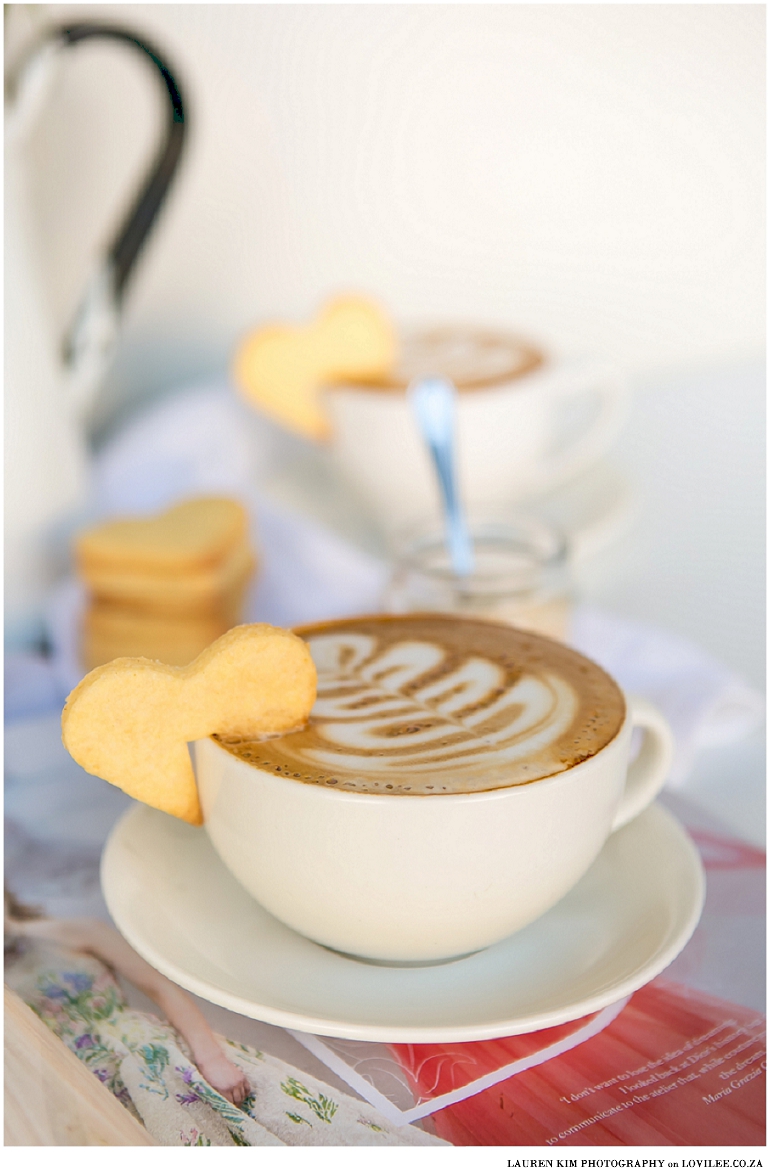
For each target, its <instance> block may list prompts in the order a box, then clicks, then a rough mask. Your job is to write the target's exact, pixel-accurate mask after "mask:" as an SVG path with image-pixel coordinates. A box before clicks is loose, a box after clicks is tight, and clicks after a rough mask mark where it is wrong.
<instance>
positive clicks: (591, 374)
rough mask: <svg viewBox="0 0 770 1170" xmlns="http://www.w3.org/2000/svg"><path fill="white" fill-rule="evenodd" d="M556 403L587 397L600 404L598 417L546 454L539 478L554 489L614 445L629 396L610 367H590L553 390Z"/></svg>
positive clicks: (575, 372)
mask: <svg viewBox="0 0 770 1170" xmlns="http://www.w3.org/2000/svg"><path fill="white" fill-rule="evenodd" d="M552 393H553V401H554V404H557V403H558V402H559V400H560V399H561V400H565V399H567V398H577V397H587V398H595V399H597V400H598V404H597V410H596V414H595V416H594V417H593V418H592V419H591V420H590V421H589V422H588V423H587V424H586V425H585V426H582V427H579V428H578V429H577V430H576V431H575V432H574V433H573V434H572V435H570V437H569V438H568V439H567V440H566V442H564V443H562V444H560V445H559V446H558V447H556V449H555V450H552V451H551V452H550V453H549V454H547V455H546V456H545V458H544V460H543V462H542V471H541V474H540V475H539V476H538V478H539V479H541V480H542V486H544V487H549V486H555V485H556V484H558V483H561V482H564V481H565V480H568V479H572V478H573V476H576V475H578V474H579V473H580V472H581V471H584V470H585V469H586V468H588V467H590V466H591V465H592V464H593V463H595V462H596V460H597V459H599V458H600V457H601V456H602V455H603V454H604V452H605V451H606V450H607V449H608V448H609V447H610V446H611V445H612V443H613V441H614V440H615V438H616V437H617V435H618V433H619V431H620V428H621V426H622V424H623V420H624V418H625V415H626V405H627V397H628V396H627V392H626V387H625V385H624V383H623V380H622V378H621V376H620V374H619V373H618V372H617V371H616V370H614V369H612V368H611V367H610V366H606V365H599V364H596V363H591V364H590V365H586V366H584V367H583V368H582V369H580V370H579V371H574V372H572V373H571V375H570V376H569V377H565V378H564V379H563V380H562V379H561V378H560V379H559V380H558V381H556V382H555V383H554V386H553V390H552Z"/></svg>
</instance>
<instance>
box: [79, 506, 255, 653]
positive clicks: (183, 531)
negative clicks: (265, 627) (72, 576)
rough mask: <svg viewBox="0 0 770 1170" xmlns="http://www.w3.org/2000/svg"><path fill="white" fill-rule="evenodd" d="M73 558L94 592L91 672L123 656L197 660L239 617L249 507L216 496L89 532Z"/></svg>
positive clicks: (86, 645) (85, 644) (86, 641)
mask: <svg viewBox="0 0 770 1170" xmlns="http://www.w3.org/2000/svg"><path fill="white" fill-rule="evenodd" d="M74 553H75V563H76V566H77V570H78V574H79V576H80V578H81V580H82V581H83V582H84V583H85V585H86V587H87V589H88V593H89V603H88V607H87V609H86V613H85V615H84V620H83V628H82V647H81V648H82V658H83V662H84V665H85V666H86V667H87V668H88V669H89V670H90V669H92V668H93V667H95V666H100V665H102V664H103V663H105V662H110V661H111V660H112V659H113V658H123V657H142V658H151V659H154V660H156V661H159V662H165V663H167V664H168V665H170V666H184V665H186V664H187V663H188V662H191V661H192V660H193V659H194V658H196V657H197V655H198V654H200V653H201V651H202V650H204V649H205V648H206V647H207V646H208V645H209V644H210V643H211V642H213V641H214V640H215V639H216V638H218V637H220V635H221V634H223V633H224V632H225V631H226V630H228V629H230V627H231V626H235V625H238V623H239V622H240V621H241V620H242V608H243V602H244V597H245V593H246V589H247V587H248V584H249V580H250V578H251V576H252V573H253V571H254V568H255V564H256V561H255V557H254V554H253V552H252V550H251V547H250V544H249V536H248V516H247V513H246V510H245V509H244V508H243V506H242V505H241V504H239V503H238V502H237V501H236V500H232V499H227V498H224V497H214V496H205V497H198V498H195V499H190V500H186V501H184V502H183V503H181V504H177V505H176V506H175V507H173V508H170V509H169V510H168V511H167V512H164V513H162V514H161V515H159V516H152V517H149V518H147V517H142V518H139V517H137V518H126V519H118V520H111V521H108V522H106V523H104V524H99V525H97V526H95V527H93V528H89V529H87V530H86V531H84V532H81V533H80V534H79V536H78V537H77V539H76V541H75V548H74Z"/></svg>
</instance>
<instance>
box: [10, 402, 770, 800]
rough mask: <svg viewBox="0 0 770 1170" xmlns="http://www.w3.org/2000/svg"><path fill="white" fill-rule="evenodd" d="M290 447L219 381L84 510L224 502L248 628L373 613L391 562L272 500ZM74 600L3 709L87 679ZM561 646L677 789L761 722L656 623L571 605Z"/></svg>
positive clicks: (62, 603)
mask: <svg viewBox="0 0 770 1170" xmlns="http://www.w3.org/2000/svg"><path fill="white" fill-rule="evenodd" d="M297 443H298V441H297V440H294V439H292V437H291V436H284V435H281V434H279V433H277V432H275V431H273V430H271V427H270V424H268V423H262V422H261V421H259V420H256V417H255V416H254V415H253V413H252V412H250V411H249V410H248V409H247V408H246V407H245V406H243V404H241V403H240V402H239V401H238V400H237V398H236V397H235V395H234V394H233V393H232V391H231V390H230V389H229V388H228V387H227V385H226V384H223V383H215V384H212V385H211V386H203V387H196V388H194V389H193V390H190V391H188V392H185V393H179V394H176V395H174V396H172V397H169V398H168V399H165V400H163V401H161V402H160V403H158V404H156V405H155V406H153V407H151V408H149V409H148V410H147V411H145V412H144V413H143V414H142V415H141V416H139V417H138V418H137V419H136V420H134V421H132V422H131V423H130V424H129V425H127V426H126V427H124V428H123V429H122V430H121V431H120V432H119V433H118V434H117V435H116V437H115V438H114V439H113V440H112V441H111V442H109V443H108V444H107V445H106V446H105V447H104V448H103V449H102V451H101V452H100V454H99V455H98V456H97V458H96V461H95V467H94V476H93V482H94V497H93V500H92V506H91V514H92V515H94V516H110V515H115V514H120V513H132V512H135V513H149V512H153V511H157V510H159V509H162V508H164V507H167V506H169V505H170V504H172V503H173V502H174V501H176V500H178V499H181V498H183V497H184V496H187V495H190V494H195V493H201V492H224V493H228V494H231V495H235V496H237V497H238V498H240V499H241V500H242V501H243V502H244V503H245V504H246V506H247V507H248V508H249V511H250V513H251V515H252V517H253V524H254V533H253V535H254V541H255V544H256V546H257V547H258V549H259V551H260V572H259V574H258V577H257V579H256V581H255V584H254V587H253V589H252V591H251V595H250V597H249V599H248V603H247V611H246V615H245V616H246V619H247V620H249V621H265V622H270V623H271V624H274V625H284V626H290V625H297V624H300V623H303V622H310V621H316V620H323V619H325V618H335V617H342V616H346V615H350V614H356V613H371V612H376V611H377V610H379V609H380V608H381V604H382V602H381V599H382V596H383V592H384V589H385V586H386V583H387V580H388V566H387V564H386V563H385V562H384V561H381V560H379V559H378V558H376V557H374V556H371V555H369V554H367V553H365V552H363V551H362V550H360V549H359V548H357V547H354V546H353V545H352V544H350V543H349V542H348V541H346V540H344V539H342V538H341V537H340V536H339V535H338V534H336V533H334V532H332V531H330V530H329V529H327V528H324V527H323V526H321V525H319V524H318V523H316V522H314V521H312V520H310V519H308V518H307V517H305V516H302V515H300V514H298V513H297V512H293V511H290V510H288V509H286V508H284V507H282V506H279V505H278V504H276V503H275V502H274V501H273V500H271V498H270V496H269V494H267V493H266V491H265V485H266V484H268V483H269V480H270V475H271V472H272V470H273V469H274V468H275V465H276V461H280V459H282V458H285V457H287V456H288V455H289V454H293V455H294V456H295V457H296V454H297V451H298V450H299V449H300V448H299V447H298V446H297ZM83 600H84V599H83V594H82V591H81V588H80V586H79V585H78V583H77V582H76V581H74V579H73V580H69V581H66V582H64V583H63V584H62V585H60V586H59V587H58V588H57V590H55V591H54V593H53V594H52V596H51V600H50V604H49V607H48V629H49V636H50V641H51V645H52V647H53V656H52V658H51V659H49V660H47V661H46V660H43V659H42V658H39V657H35V656H34V655H29V654H17V655H9V656H8V657H7V660H6V712H7V715H8V716H10V717H17V718H18V717H22V716H24V715H32V714H37V713H41V712H42V711H44V710H52V709H54V708H55V707H56V705H57V704H58V705H61V702H62V701H63V699H64V697H65V695H66V693H67V691H68V690H69V689H71V687H72V686H74V685H75V684H76V683H77V682H78V681H79V679H80V678H81V677H82V673H83V671H82V669H81V667H80V663H79V661H78V655H77V625H78V618H79V613H80V610H81V608H82V605H83ZM570 640H571V641H572V643H573V644H574V645H575V646H576V648H577V649H579V650H581V651H582V652H583V653H584V654H587V655H588V656H589V657H591V658H593V659H595V660H596V661H597V662H599V663H600V664H601V665H602V666H604V667H605V669H607V670H608V671H609V672H610V673H611V674H612V675H613V676H614V677H615V678H616V679H617V680H618V682H619V683H620V684H621V686H623V688H624V689H625V690H627V691H629V692H633V693H637V694H639V695H642V696H645V697H647V698H649V699H650V700H652V701H653V702H654V703H655V704H656V705H657V706H658V707H659V708H660V709H661V710H662V711H663V713H664V714H665V715H666V717H667V718H668V720H669V722H670V723H671V725H672V728H673V730H674V734H675V737H676V744H677V750H676V757H675V761H674V766H673V769H672V772H671V776H670V779H669V784H670V785H671V786H678V785H680V784H681V783H682V782H683V781H684V780H685V779H686V777H687V775H688V773H689V771H690V769H691V767H692V763H693V759H694V757H695V755H696V753H697V752H698V750H699V749H701V748H703V747H707V746H711V745H714V744H724V743H729V742H731V741H735V740H738V739H740V738H741V737H743V736H745V735H747V734H748V733H749V732H750V731H751V730H753V729H754V728H755V727H757V726H758V725H759V724H760V722H761V720H762V717H763V713H764V701H763V699H762V696H761V695H759V694H758V693H757V692H756V691H754V690H753V689H752V688H751V687H749V686H748V685H746V684H745V683H744V682H743V681H742V680H741V679H740V678H738V677H737V676H736V675H735V674H734V673H733V672H731V671H730V670H728V669H726V668H725V667H724V666H722V665H721V664H720V663H719V662H716V661H715V660H714V659H713V658H711V657H710V656H709V655H708V654H706V653H705V652H703V651H702V650H700V649H699V648H698V647H696V646H693V645H692V644H691V643H689V642H687V641H686V640H684V639H682V638H679V637H676V636H674V635H671V634H669V633H667V632H665V631H663V630H659V629H656V628H655V627H654V626H647V625H643V624H641V623H637V622H631V621H627V620H626V619H624V618H621V617H619V616H615V615H612V614H608V613H605V612H602V611H600V610H597V609H594V608H592V607H588V606H578V607H577V609H576V611H575V614H574V616H573V622H572V629H571V638H570Z"/></svg>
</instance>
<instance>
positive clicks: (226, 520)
mask: <svg viewBox="0 0 770 1170" xmlns="http://www.w3.org/2000/svg"><path fill="white" fill-rule="evenodd" d="M247 536H248V515H247V512H246V509H245V508H244V507H243V505H242V504H240V503H239V502H238V501H237V500H231V499H229V498H228V497H227V496H197V497H195V498H194V499H189V500H183V501H182V502H181V503H179V504H176V505H174V507H172V508H169V509H168V510H167V511H165V512H161V513H160V515H158V516H141V517H130V518H124V519H117V520H108V521H106V522H104V523H102V524H97V525H96V526H95V527H93V528H88V529H86V530H85V531H83V532H81V533H80V534H79V535H78V537H77V539H76V541H75V559H76V561H77V565H78V570H79V571H80V574H81V576H82V577H83V578H84V579H85V580H86V581H87V582H89V584H90V583H91V576H92V575H93V576H94V577H95V578H96V580H95V582H94V583H95V584H96V583H98V578H99V574H100V573H104V572H107V573H116V572H119V571H121V570H123V571H125V572H129V573H145V574H147V573H151V574H158V575H162V574H164V573H165V574H172V575H174V576H175V577H178V576H179V575H180V574H181V573H205V572H207V571H210V570H211V569H212V566H216V565H218V564H219V563H221V562H222V560H223V559H224V558H225V557H227V556H229V555H230V554H231V553H233V552H234V550H235V549H236V548H238V547H239V546H242V545H243V544H244V542H245V541H246V539H247Z"/></svg>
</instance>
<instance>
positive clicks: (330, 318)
mask: <svg viewBox="0 0 770 1170" xmlns="http://www.w3.org/2000/svg"><path fill="white" fill-rule="evenodd" d="M395 358H396V333H395V330H394V328H393V325H392V324H391V321H390V319H389V318H388V316H387V315H386V313H385V312H384V311H383V310H382V309H381V308H380V307H379V305H377V304H375V302H374V301H370V300H368V299H367V298H365V297H358V296H347V297H338V298H337V299H336V300H333V301H331V302H329V304H327V305H326V307H325V308H324V309H323V310H322V311H321V312H320V313H319V314H318V316H317V317H316V319H315V320H314V321H311V322H310V324H309V325H283V324H281V325H267V326H263V327H262V328H260V329H257V330H256V331H255V332H254V333H251V334H250V335H249V336H248V337H247V338H246V339H245V341H243V343H242V344H241V346H240V348H239V349H238V352H237V353H236V356H235V362H234V364H233V378H234V380H235V384H236V385H237V387H238V389H239V390H240V391H241V393H242V394H243V395H244V397H245V398H247V399H248V401H249V402H251V403H252V405H254V406H258V407H259V408H260V409H261V410H263V411H264V412H265V413H266V414H269V415H271V416H272V417H273V418H275V419H276V420H277V421H278V422H280V423H283V425H284V426H287V427H289V428H290V429H291V430H294V431H298V432H299V433H300V434H302V435H305V436H306V437H307V438H310V439H326V438H328V437H329V435H330V434H331V427H330V424H329V420H328V419H327V417H326V414H325V412H324V410H323V406H322V401H321V391H322V389H323V387H324V386H325V385H328V384H329V383H332V382H345V381H351V380H356V381H367V380H369V379H372V380H374V379H377V378H381V377H383V376H384V375H385V374H387V373H388V371H389V370H390V369H391V367H392V366H393V363H394V361H395Z"/></svg>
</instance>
